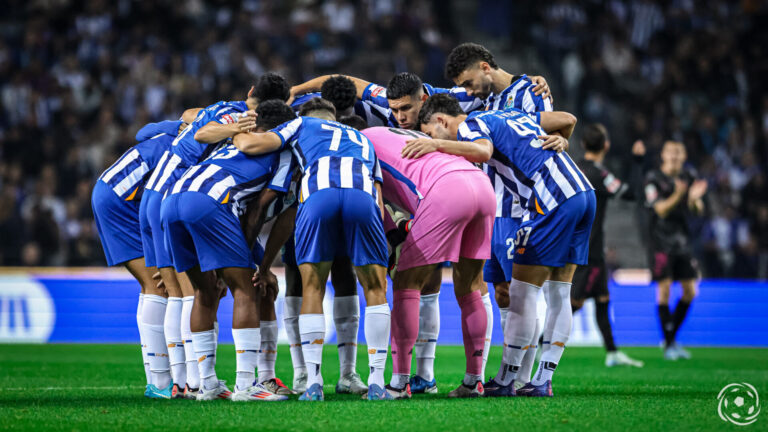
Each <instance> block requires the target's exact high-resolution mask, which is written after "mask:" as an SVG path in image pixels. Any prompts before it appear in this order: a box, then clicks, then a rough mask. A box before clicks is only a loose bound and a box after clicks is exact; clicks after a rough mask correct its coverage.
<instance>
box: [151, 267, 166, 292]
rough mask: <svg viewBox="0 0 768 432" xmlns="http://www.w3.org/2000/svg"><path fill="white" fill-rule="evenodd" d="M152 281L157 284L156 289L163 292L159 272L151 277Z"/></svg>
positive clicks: (163, 284)
mask: <svg viewBox="0 0 768 432" xmlns="http://www.w3.org/2000/svg"><path fill="white" fill-rule="evenodd" d="M152 280H153V281H155V283H156V284H157V289H160V290H163V291H165V282H163V278H162V277H160V272H159V271H158V272H155V274H153V275H152Z"/></svg>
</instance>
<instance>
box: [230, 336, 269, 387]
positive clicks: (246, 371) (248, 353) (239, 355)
mask: <svg viewBox="0 0 768 432" xmlns="http://www.w3.org/2000/svg"><path fill="white" fill-rule="evenodd" d="M232 339H234V340H235V360H236V364H237V379H236V383H235V390H245V389H247V388H248V387H250V386H252V385H253V384H254V381H255V380H256V374H255V371H256V364H257V363H258V361H259V351H260V350H261V347H262V342H261V329H260V328H258V327H257V328H242V329H232Z"/></svg>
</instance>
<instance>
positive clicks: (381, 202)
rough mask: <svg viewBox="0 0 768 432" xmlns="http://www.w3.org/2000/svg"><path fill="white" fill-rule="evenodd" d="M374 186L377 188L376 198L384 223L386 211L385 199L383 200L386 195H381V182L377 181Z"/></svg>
mask: <svg viewBox="0 0 768 432" xmlns="http://www.w3.org/2000/svg"><path fill="white" fill-rule="evenodd" d="M373 184H374V186H375V187H376V197H377V198H376V201H377V202H378V204H379V213H381V220H382V222H383V221H384V212H385V211H386V210H385V209H384V198H383V197H384V194H383V193H381V182H380V181H376V182H374V183H373Z"/></svg>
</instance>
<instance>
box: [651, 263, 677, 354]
mask: <svg viewBox="0 0 768 432" xmlns="http://www.w3.org/2000/svg"><path fill="white" fill-rule="evenodd" d="M671 287H672V278H669V277H665V278H663V279H658V280H656V309H657V311H658V315H659V323H660V324H661V333H662V336H663V337H664V358H665V359H667V360H677V353H676V352H675V350H674V348H673V345H674V342H675V339H674V329H675V323H674V322H673V321H672V314H671V313H670V310H669V291H670V288H671Z"/></svg>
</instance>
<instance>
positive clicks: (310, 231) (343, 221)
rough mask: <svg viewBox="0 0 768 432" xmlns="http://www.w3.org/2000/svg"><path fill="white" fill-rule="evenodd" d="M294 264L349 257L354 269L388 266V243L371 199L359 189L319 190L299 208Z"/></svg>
mask: <svg viewBox="0 0 768 432" xmlns="http://www.w3.org/2000/svg"><path fill="white" fill-rule="evenodd" d="M294 235H295V239H296V262H297V263H298V264H304V263H318V262H325V261H333V260H334V258H336V257H337V256H348V257H349V258H350V259H351V260H352V264H353V265H355V266H364V265H368V264H378V265H380V266H384V267H386V266H387V239H386V237H385V236H384V225H383V223H382V221H381V212H380V211H379V207H378V206H377V205H376V201H374V199H373V197H372V196H371V195H370V194H368V193H366V192H364V191H361V190H358V189H337V188H331V189H322V190H319V191H317V192H314V193H312V195H310V196H309V198H308V199H307V200H306V201H304V202H303V203H301V204H300V205H299V211H298V213H297V214H296V232H295V234H294Z"/></svg>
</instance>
